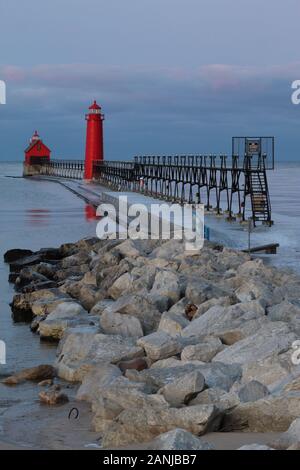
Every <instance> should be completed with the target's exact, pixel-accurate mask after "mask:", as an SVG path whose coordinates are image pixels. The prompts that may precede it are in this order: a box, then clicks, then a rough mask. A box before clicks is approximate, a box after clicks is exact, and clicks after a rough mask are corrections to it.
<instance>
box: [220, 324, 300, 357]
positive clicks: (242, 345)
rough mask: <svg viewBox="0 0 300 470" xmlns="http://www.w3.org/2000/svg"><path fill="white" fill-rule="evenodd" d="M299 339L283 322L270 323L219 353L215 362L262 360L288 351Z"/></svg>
mask: <svg viewBox="0 0 300 470" xmlns="http://www.w3.org/2000/svg"><path fill="white" fill-rule="evenodd" d="M296 339H297V337H296V335H295V333H293V332H291V331H290V329H289V327H288V326H287V325H286V324H285V323H282V322H276V323H273V322H270V323H268V324H266V325H265V326H263V327H262V328H260V330H259V331H258V332H257V333H255V334H254V335H252V336H249V337H247V338H245V339H243V340H241V341H239V342H237V343H235V344H233V345H232V346H229V347H228V348H226V349H224V350H223V351H221V352H219V353H218V354H217V355H216V356H215V357H214V358H213V361H220V362H224V363H227V364H228V363H239V364H247V363H251V362H255V361H258V360H262V359H264V358H266V357H268V356H271V355H272V354H274V353H278V354H279V353H280V352H283V351H286V350H288V349H289V348H290V347H291V345H292V343H293V342H294V341H295V340H296Z"/></svg>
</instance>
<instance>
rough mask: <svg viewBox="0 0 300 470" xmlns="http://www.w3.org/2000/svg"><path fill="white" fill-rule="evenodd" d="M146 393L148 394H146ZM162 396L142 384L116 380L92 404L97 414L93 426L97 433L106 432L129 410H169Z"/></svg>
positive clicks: (103, 389) (104, 388)
mask: <svg viewBox="0 0 300 470" xmlns="http://www.w3.org/2000/svg"><path fill="white" fill-rule="evenodd" d="M145 392H146V393H145ZM168 406H169V405H168V403H167V402H166V400H165V399H164V397H163V396H162V395H152V394H151V390H150V389H149V388H147V387H145V386H144V384H141V383H135V382H131V381H129V380H128V379H127V378H125V377H118V378H116V379H115V380H114V381H113V382H112V383H111V384H108V385H106V386H104V387H102V388H101V389H99V390H98V393H97V395H96V396H95V398H94V400H93V403H92V410H93V412H94V413H95V416H94V419H93V424H94V427H95V430H96V431H99V432H104V431H105V430H106V429H107V427H108V426H110V425H111V424H112V423H111V421H112V420H113V419H115V418H117V417H118V416H119V415H120V413H122V412H123V411H124V410H127V409H148V408H150V409H156V410H159V409H161V408H168Z"/></svg>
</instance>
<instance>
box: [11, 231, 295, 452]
mask: <svg viewBox="0 0 300 470" xmlns="http://www.w3.org/2000/svg"><path fill="white" fill-rule="evenodd" d="M5 260H6V261H7V262H8V263H10V271H11V273H10V280H11V281H12V282H14V283H15V286H16V290H17V291H18V292H17V293H16V295H15V296H14V299H13V302H12V312H13V318H14V320H15V321H19V320H22V321H24V320H29V321H30V322H31V328H32V330H33V331H36V332H37V333H38V334H39V335H40V337H41V339H43V340H45V339H46V340H52V341H57V342H58V349H57V360H56V363H55V364H54V367H55V371H56V374H57V375H58V376H59V377H60V378H62V379H65V380H68V381H71V382H80V384H81V385H80V387H79V390H78V394H77V399H78V400H86V401H88V402H90V403H91V405H92V409H93V413H94V420H93V424H94V427H95V429H96V430H97V431H98V432H99V433H101V435H102V445H103V447H104V448H109V447H124V446H127V445H132V444H135V443H139V444H140V443H145V446H148V447H147V448H153V449H166V448H170V449H184V448H186V449H187V450H188V449H210V448H211V446H210V445H209V444H206V443H205V440H204V441H202V440H201V439H199V438H198V436H202V435H204V434H205V433H207V432H210V431H220V430H221V431H240V430H243V431H251V432H252V431H253V432H256V431H257V432H269V431H282V432H286V433H285V434H284V435H283V438H282V446H285V448H287V447H289V446H292V445H297V442H299V441H300V437H299V433H298V430H299V425H298V424H299V423H298V421H299V415H300V385H299V384H300V366H299V365H297V364H296V363H293V361H292V353H293V352H294V349H293V345H294V343H295V341H296V340H298V339H299V336H300V278H299V277H297V276H296V275H295V274H293V273H289V272H285V271H283V270H278V269H276V268H274V267H270V266H266V265H265V264H264V263H263V262H262V261H261V260H258V259H251V257H250V256H249V255H247V254H245V253H241V252H238V251H235V250H231V249H228V248H225V247H221V246H220V245H214V244H213V243H210V242H206V243H205V246H204V248H203V249H202V250H201V251H200V252H199V253H198V254H194V255H193V256H187V255H186V253H185V251H184V245H183V244H182V242H181V241H179V240H171V241H167V242H161V241H141V240H136V241H132V240H126V241H122V240H114V241H111V240H105V241H100V240H98V239H94V238H92V239H84V240H81V241H79V242H77V243H74V244H65V245H63V246H61V247H60V248H58V249H44V250H40V251H39V252H37V253H31V252H26V251H22V250H12V251H10V252H8V253H6V255H5ZM50 372H51V371H49V374H40V375H39V377H38V378H39V380H42V379H49V378H52V376H53V374H51V373H50ZM19 379H20V376H19V377H18V376H17V377H16V378H15V383H17V382H18V381H19ZM20 380H23V378H22V377H21V379H20ZM11 381H12V382H11V383H13V379H11ZM57 396H58V394H57V393H55V392H52V393H51V394H50V395H49V394H47V393H45V392H41V394H40V398H41V400H43V401H45V402H52V401H53V402H54V401H55V400H56V399H59V397H58V398H57ZM297 419H298V421H295V420H297ZM297 433H298V434H297ZM297 439H298V441H297ZM279 441H280V440H279ZM276 445H277V448H278V447H280V443H279V444H278V442H277V443H276ZM151 446H152V447H151ZM168 446H169V447H168ZM254 447H255V446H254ZM271 447H272V448H273V446H271ZM274 447H275V444H274Z"/></svg>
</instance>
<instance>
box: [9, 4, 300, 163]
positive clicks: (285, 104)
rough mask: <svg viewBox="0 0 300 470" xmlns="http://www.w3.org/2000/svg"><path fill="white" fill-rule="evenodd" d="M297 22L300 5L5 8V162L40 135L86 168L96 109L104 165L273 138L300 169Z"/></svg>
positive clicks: (281, 154) (227, 149) (20, 154)
mask: <svg viewBox="0 0 300 470" xmlns="http://www.w3.org/2000/svg"><path fill="white" fill-rule="evenodd" d="M299 17H300V2H299V0H285V1H284V2H283V1H278V0H276V1H274V0H43V1H41V0H26V1H24V0H0V80H1V79H2V80H5V82H6V85H7V104H6V105H0V159H1V160H18V159H19V160H21V159H23V150H24V148H25V147H26V144H27V142H28V139H29V138H30V136H31V134H32V132H33V131H34V130H35V129H38V131H39V132H40V134H41V136H42V138H43V139H44V141H45V143H46V144H47V145H49V147H50V148H51V149H52V151H53V157H57V158H60V157H64V158H83V156H84V140H85V120H84V114H85V112H86V109H87V107H88V106H89V105H90V103H91V101H92V100H93V99H97V100H98V101H99V103H100V104H101V105H102V107H103V112H104V113H105V115H106V121H105V158H106V159H110V158H111V159H130V158H131V157H132V156H133V155H136V154H152V153H153V154H178V153H183V154H187V153H189V154H192V153H198V154H199V153H202V152H203V153H205V152H208V153H214V152H216V153H217V152H222V153H226V152H230V144H231V137H232V135H275V137H276V142H277V145H276V148H277V157H278V158H280V159H286V160H292V159H294V160H300V157H299V153H298V149H299V147H300V132H299V130H300V129H299V128H300V105H299V106H295V105H293V104H292V103H291V92H292V90H291V83H292V81H294V80H296V79H300V57H299V50H300V41H298V38H299Z"/></svg>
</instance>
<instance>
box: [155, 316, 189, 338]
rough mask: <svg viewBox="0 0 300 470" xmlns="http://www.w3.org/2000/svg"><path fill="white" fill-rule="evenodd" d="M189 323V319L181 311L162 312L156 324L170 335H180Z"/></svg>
mask: <svg viewBox="0 0 300 470" xmlns="http://www.w3.org/2000/svg"><path fill="white" fill-rule="evenodd" d="M188 325H189V321H188V319H187V318H186V317H184V316H183V315H182V314H181V313H172V312H170V311H169V312H164V313H163V314H162V316H161V320H160V323H159V326H158V329H159V330H160V331H164V332H165V333H167V334H169V335H170V336H175V337H176V336H180V334H181V332H182V330H183V329H184V328H185V327H186V326H188Z"/></svg>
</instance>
